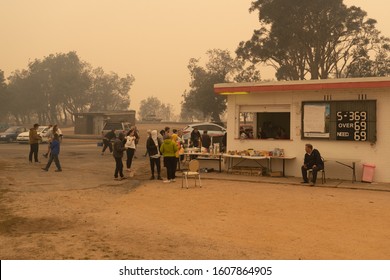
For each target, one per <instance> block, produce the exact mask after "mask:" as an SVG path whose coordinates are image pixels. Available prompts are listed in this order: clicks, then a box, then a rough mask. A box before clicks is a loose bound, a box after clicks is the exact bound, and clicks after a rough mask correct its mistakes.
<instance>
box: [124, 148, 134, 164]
mask: <svg viewBox="0 0 390 280" xmlns="http://www.w3.org/2000/svg"><path fill="white" fill-rule="evenodd" d="M134 153H135V149H130V148H129V149H127V150H126V154H127V160H126V166H127V168H131V164H132V163H133V157H134Z"/></svg>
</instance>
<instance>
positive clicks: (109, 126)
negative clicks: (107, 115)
mask: <svg viewBox="0 0 390 280" xmlns="http://www.w3.org/2000/svg"><path fill="white" fill-rule="evenodd" d="M103 129H104V130H117V129H122V124H121V123H106V125H105V126H104V128H103Z"/></svg>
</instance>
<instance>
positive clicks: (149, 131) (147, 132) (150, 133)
mask: <svg viewBox="0 0 390 280" xmlns="http://www.w3.org/2000/svg"><path fill="white" fill-rule="evenodd" d="M146 134H148V138H146V143H148V140H149V138H150V137H151V136H152V131H151V130H150V129H148V130H146ZM156 137H157V136H156ZM147 148H148V147H146V152H145V154H144V157H146V156H147V155H148V149H147Z"/></svg>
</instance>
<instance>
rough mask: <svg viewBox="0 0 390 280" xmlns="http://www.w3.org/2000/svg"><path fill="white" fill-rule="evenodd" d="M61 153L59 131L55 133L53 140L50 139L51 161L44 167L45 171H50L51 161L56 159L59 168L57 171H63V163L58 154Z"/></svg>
mask: <svg viewBox="0 0 390 280" xmlns="http://www.w3.org/2000/svg"><path fill="white" fill-rule="evenodd" d="M59 154H60V136H59V135H58V134H57V133H54V135H53V137H52V139H51V141H50V157H49V161H48V162H47V164H46V167H45V168H42V169H43V170H44V171H49V168H50V165H51V163H52V162H53V161H54V163H55V164H56V166H57V170H55V172H61V171H62V168H61V164H60V160H59V158H58V155H59Z"/></svg>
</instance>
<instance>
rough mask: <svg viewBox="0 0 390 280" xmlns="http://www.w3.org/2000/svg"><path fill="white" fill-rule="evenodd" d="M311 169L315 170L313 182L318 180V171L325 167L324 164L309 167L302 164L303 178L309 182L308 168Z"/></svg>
mask: <svg viewBox="0 0 390 280" xmlns="http://www.w3.org/2000/svg"><path fill="white" fill-rule="evenodd" d="M309 169H312V170H313V179H312V182H313V183H315V182H316V181H317V173H318V171H319V170H322V169H324V166H322V165H317V166H316V167H314V168H313V167H309V166H306V167H305V166H304V165H302V168H301V170H302V178H303V181H305V182H307V181H309V179H308V178H307V170H309Z"/></svg>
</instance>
